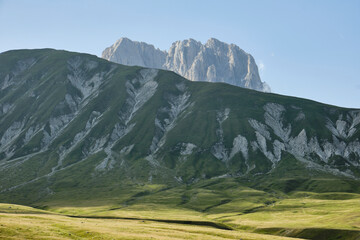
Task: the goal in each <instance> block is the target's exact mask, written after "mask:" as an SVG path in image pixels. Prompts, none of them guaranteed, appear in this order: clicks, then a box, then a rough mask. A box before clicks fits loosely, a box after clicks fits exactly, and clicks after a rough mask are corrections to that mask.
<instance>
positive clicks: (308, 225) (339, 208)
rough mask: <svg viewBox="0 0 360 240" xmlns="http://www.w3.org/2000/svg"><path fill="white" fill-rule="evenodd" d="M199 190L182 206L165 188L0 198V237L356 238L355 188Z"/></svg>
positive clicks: (359, 199)
mask: <svg viewBox="0 0 360 240" xmlns="http://www.w3.org/2000/svg"><path fill="white" fill-rule="evenodd" d="M173 191H174V192H177V191H178V190H176V191H175V190H173ZM197 191H198V192H197V194H196V195H195V196H196V197H197V200H198V201H195V199H193V197H191V196H190V198H189V199H188V201H187V202H186V204H182V205H181V204H180V205H179V204H176V202H174V201H173V200H172V196H171V194H170V193H169V194H168V195H166V196H167V198H165V195H164V198H161V197H160V195H157V194H154V195H151V194H150V195H149V196H142V197H141V198H140V199H138V200H137V201H135V202H133V203H132V204H131V205H128V206H125V205H122V204H116V203H114V202H113V203H112V204H110V202H109V201H107V202H106V203H105V202H101V201H100V202H99V201H95V200H91V201H82V202H78V204H77V205H76V204H65V202H60V201H58V202H52V203H50V202H49V203H47V204H48V205H47V206H46V210H41V209H38V208H32V207H26V206H21V205H12V204H0V224H1V225H0V238H1V239H243V240H244V239H296V237H297V238H298V239H319V240H322V239H324V240H325V239H326V240H331V239H334V240H335V239H349V240H356V239H360V195H359V194H355V193H310V192H293V193H292V194H289V195H288V196H287V197H286V198H277V199H276V198H273V197H270V198H264V194H263V193H261V192H256V191H255V190H254V191H250V190H249V189H246V188H243V189H241V190H239V191H240V192H242V194H245V193H244V192H247V191H250V193H249V192H248V193H247V194H248V195H246V196H249V199H248V200H247V201H246V199H245V197H244V199H241V198H238V199H237V200H234V199H233V200H232V201H229V202H226V201H225V202H224V201H223V204H219V205H216V204H215V205H213V202H212V201H215V202H219V199H217V198H216V192H211V191H210V192H208V191H207V190H206V189H205V190H204V189H202V191H200V189H198V190H197ZM174 192H173V193H174ZM161 194H163V193H161ZM174 194H175V193H174ZM236 194H238V195H239V193H236ZM240 195H241V194H240ZM240 195H239V196H240ZM251 196H252V197H251ZM256 196H257V197H256ZM155 197H156V198H157V199H158V203H157V204H156V203H155V201H154V198H155ZM173 197H174V196H173ZM272 199H276V200H274V201H270V200H272ZM165 200H166V201H167V203H168V204H164V201H165ZM200 202H202V203H203V204H200ZM220 202H221V200H220ZM261 202H265V204H264V203H261ZM207 204H210V205H211V206H213V207H210V208H209V207H208V205H207ZM74 216H78V217H74ZM176 221H179V222H178V223H176ZM186 221H192V222H186ZM213 223H214V224H213ZM223 227H225V228H227V227H228V228H230V229H231V230H225V229H221V228H223ZM289 237H291V238H289Z"/></svg>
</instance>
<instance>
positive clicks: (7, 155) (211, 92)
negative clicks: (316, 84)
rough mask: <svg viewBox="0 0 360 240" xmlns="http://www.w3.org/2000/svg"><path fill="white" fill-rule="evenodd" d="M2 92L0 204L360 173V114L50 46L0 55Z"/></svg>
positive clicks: (346, 176)
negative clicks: (140, 187) (149, 187)
mask: <svg viewBox="0 0 360 240" xmlns="http://www.w3.org/2000/svg"><path fill="white" fill-rule="evenodd" d="M0 89H1V91H0V116H1V119H0V126H1V127H0V152H1V153H0V172H1V174H0V183H1V184H0V199H8V198H11V197H13V198H14V199H17V198H22V197H21V196H28V197H26V198H27V199H28V200H29V201H35V200H36V199H38V198H39V196H40V198H41V199H42V198H46V197H47V198H49V197H50V198H52V197H54V196H61V194H64V193H65V192H66V191H69V190H76V189H80V188H85V187H86V188H87V189H92V187H91V186H93V185H94V186H98V185H99V184H100V185H101V184H105V185H106V186H107V187H112V188H114V189H117V188H119V186H120V185H121V186H123V185H124V184H125V185H126V184H129V182H135V183H138V184H145V183H151V184H165V183H166V184H165V185H167V184H169V185H183V184H184V185H186V184H191V183H196V182H198V181H202V180H207V179H216V178H241V179H243V180H244V181H247V180H249V179H253V180H254V183H259V184H260V183H261V184H262V185H264V184H265V185H266V182H267V181H265V180H262V179H269V178H271V179H272V181H271V182H272V183H273V182H279V181H280V182H281V181H283V180H282V179H287V178H300V179H312V178H314V177H315V178H321V177H326V178H329V179H339V181H346V182H348V181H358V179H359V177H360V169H359V162H360V157H359V156H360V142H359V137H360V131H359V123H360V110H359V109H345V108H340V107H335V106H331V105H325V104H321V103H318V102H315V101H312V100H306V99H301V98H294V97H287V96H281V95H277V94H271V93H262V92H258V91H254V90H250V89H244V88H239V87H234V86H231V85H228V84H222V83H214V84H210V83H206V82H191V81H188V80H186V79H184V78H182V77H181V76H179V75H178V74H175V73H173V72H171V71H163V70H158V69H146V68H141V67H129V66H123V65H119V64H115V63H112V62H109V61H106V60H104V59H99V58H97V57H96V56H93V55H88V54H81V53H74V52H66V51H58V50H49V49H45V50H17V51H11V52H6V53H2V54H0ZM255 179H257V180H255ZM344 179H345V180H344ZM346 179H347V180H346ZM302 182H304V183H306V182H307V180H301V181H300V183H302ZM300 183H299V184H300ZM29 186H31V187H29ZM351 186H353V185H351ZM27 189H28V190H27ZM30 189H31V192H29V191H30ZM349 189H352V187H351V188H350V187H349ZM64 191H65V192H64ZM92 191H93V190H92ZM356 191H357V190H356ZM25 193H26V194H27V195H26V194H25Z"/></svg>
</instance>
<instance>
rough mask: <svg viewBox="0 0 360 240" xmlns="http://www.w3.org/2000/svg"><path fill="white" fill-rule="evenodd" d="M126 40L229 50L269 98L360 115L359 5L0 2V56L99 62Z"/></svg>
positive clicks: (325, 1) (257, 0)
mask: <svg viewBox="0 0 360 240" xmlns="http://www.w3.org/2000/svg"><path fill="white" fill-rule="evenodd" d="M124 36H126V37H128V38H130V39H132V40H137V41H143V42H147V43H151V44H153V45H154V46H155V47H158V48H160V49H162V50H167V49H169V47H170V45H171V43H172V42H174V41H176V40H184V39H188V38H194V39H196V40H199V41H201V42H203V43H204V42H206V41H207V39H209V38H210V37H215V38H217V39H219V40H221V41H224V42H227V43H235V44H237V45H238V46H239V47H241V48H242V49H244V50H245V51H246V52H249V53H250V54H252V55H253V56H254V58H255V60H256V62H257V64H258V66H259V67H260V69H261V70H260V75H261V77H262V80H263V81H266V82H267V83H268V84H269V85H270V86H271V88H272V91H273V92H275V93H279V94H284V95H291V96H297V97H303V98H309V99H313V100H316V101H320V102H324V103H328V104H333V105H337V106H343V107H353V108H360V1H358V0H353V1H351V0H347V1H343V0H338V1H332V0H316V1H314V0H300V1H296V0H291V1H289V0H273V1H271V0H263V1H261V0H252V1H250V0H248V1H241V0H234V1H230V0H228V1H227V0H221V1H220V0H218V1H212V0H206V1H205V0H204V1H202V0H197V1H195V0H192V1H188V0H183V1H171V0H167V1H165V0H163V1H161V0H153V1H150V0H147V1H146V0H143V1H140V0H131V1H130V0H129V1H121V0H118V1H106V0H98V1H91V0H88V1H80V0H78V1H76V0H61V1H60V0H58V1H56V0H52V1H50V0H32V1H30V0H22V1H21V0H0V52H3V51H7V50H11V49H22V48H56V49H66V50H70V51H77V52H86V53H91V54H95V55H98V56H101V52H102V51H103V50H104V49H105V48H106V47H108V46H110V45H112V44H113V43H114V42H115V41H116V40H117V39H118V38H120V37H124Z"/></svg>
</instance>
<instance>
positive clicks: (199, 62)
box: [102, 38, 270, 92]
mask: <svg viewBox="0 0 360 240" xmlns="http://www.w3.org/2000/svg"><path fill="white" fill-rule="evenodd" d="M102 57H103V58H105V59H107V60H109V61H113V62H116V63H120V64H124V65H130V66H133V65H137V66H142V67H149V68H159V69H166V70H171V71H174V72H176V73H178V74H180V75H181V76H183V77H185V78H187V79H189V80H191V81H207V82H224V83H228V84H231V85H235V86H239V87H245V88H250V89H254V90H258V91H264V92H270V87H269V86H268V85H267V84H266V83H265V82H262V81H261V79H260V76H259V71H258V68H257V65H256V63H255V60H254V58H253V57H252V56H251V55H250V54H248V53H246V52H245V51H244V50H242V49H240V48H239V47H238V46H236V45H235V44H227V43H224V42H221V41H219V40H217V39H215V38H211V39H209V40H208V41H207V43H206V44H202V43H201V42H198V41H195V40H193V39H189V40H184V41H176V42H174V43H173V44H172V46H171V47H170V49H169V52H168V53H167V52H165V51H161V50H159V49H155V48H154V46H152V45H148V44H146V43H143V42H134V41H131V40H129V39H127V38H121V39H119V40H118V41H117V42H116V43H115V44H114V45H112V46H111V47H109V48H106V49H105V50H104V52H103V54H102Z"/></svg>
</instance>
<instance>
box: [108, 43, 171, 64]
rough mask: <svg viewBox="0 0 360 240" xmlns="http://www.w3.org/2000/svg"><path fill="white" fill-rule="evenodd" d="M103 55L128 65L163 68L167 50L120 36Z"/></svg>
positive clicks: (110, 59)
mask: <svg viewBox="0 0 360 240" xmlns="http://www.w3.org/2000/svg"><path fill="white" fill-rule="evenodd" d="M102 57H103V58H105V59H107V60H109V61H112V62H116V63H120V64H123V65H128V66H142V67H149V68H162V65H163V64H164V62H165V57H166V52H163V51H161V50H160V49H156V48H155V47H154V46H153V45H150V44H147V43H144V42H137V41H131V40H130V39H128V38H125V37H123V38H120V39H119V40H118V41H116V42H115V43H114V44H113V45H112V46H111V47H108V48H106V49H105V50H104V51H103V53H102Z"/></svg>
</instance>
